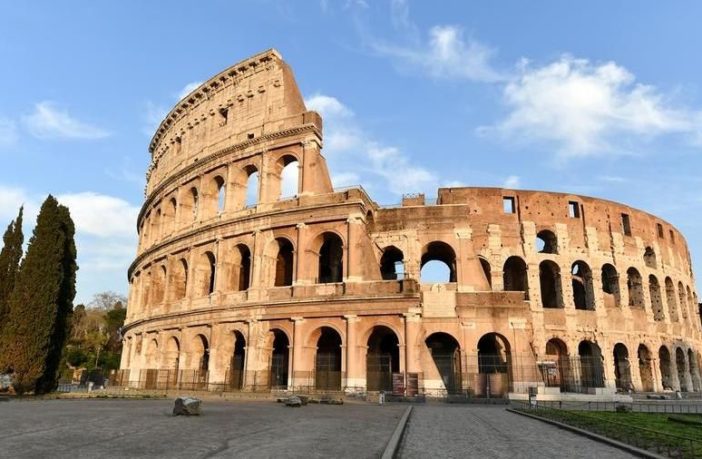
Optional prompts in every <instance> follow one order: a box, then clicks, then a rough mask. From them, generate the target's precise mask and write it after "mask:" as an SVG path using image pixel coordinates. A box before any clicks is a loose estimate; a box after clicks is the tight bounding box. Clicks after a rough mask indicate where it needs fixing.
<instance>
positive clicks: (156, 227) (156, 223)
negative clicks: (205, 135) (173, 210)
mask: <svg viewBox="0 0 702 459" xmlns="http://www.w3.org/2000/svg"><path fill="white" fill-rule="evenodd" d="M151 225H152V226H153V231H152V232H151V234H153V235H154V239H155V240H156V241H157V242H158V241H160V240H161V238H163V215H162V213H161V209H157V210H156V218H154V219H153V220H152V221H151Z"/></svg>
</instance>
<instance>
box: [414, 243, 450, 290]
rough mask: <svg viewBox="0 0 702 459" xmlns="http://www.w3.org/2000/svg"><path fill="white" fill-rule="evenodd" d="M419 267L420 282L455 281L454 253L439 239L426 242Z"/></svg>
mask: <svg viewBox="0 0 702 459" xmlns="http://www.w3.org/2000/svg"><path fill="white" fill-rule="evenodd" d="M423 252H424V253H423V255H422V259H421V264H420V269H419V279H420V282H422V283H443V282H456V254H455V252H454V251H453V248H451V246H450V245H448V244H446V243H445V242H441V241H434V242H430V243H429V244H427V245H426V246H425V248H424V250H423Z"/></svg>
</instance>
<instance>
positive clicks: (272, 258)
mask: <svg viewBox="0 0 702 459" xmlns="http://www.w3.org/2000/svg"><path fill="white" fill-rule="evenodd" d="M322 132H323V129H322V118H321V117H320V115H319V114H318V113H316V112H313V111H308V110H307V109H306V107H305V103H304V100H303V98H302V96H301V94H300V91H299V90H298V88H297V85H296V83H295V79H294V77H293V73H292V71H291V69H290V67H289V66H288V65H287V64H286V63H285V62H284V61H283V60H282V58H281V56H280V54H279V53H278V52H276V51H274V50H269V51H266V52H264V53H261V54H258V55H256V56H253V57H251V58H249V59H246V60H244V61H242V62H240V63H238V64H236V65H234V66H232V67H230V68H228V69H226V70H224V71H223V72H221V73H219V74H217V75H215V76H214V77H212V78H211V79H209V80H208V81H206V82H205V83H203V84H202V85H201V86H200V87H198V88H197V89H196V90H194V91H193V92H192V93H191V94H189V95H188V96H187V97H185V98H184V99H183V100H181V101H180V102H178V104H177V105H176V106H175V107H174V108H173V109H172V110H171V112H170V113H169V114H168V115H167V116H166V118H165V119H164V120H163V122H162V123H161V125H160V127H159V128H158V130H157V131H156V134H155V135H154V137H153V139H152V141H151V144H150V147H149V151H150V152H151V158H152V159H151V164H150V166H149V170H148V173H147V187H146V201H145V202H144V205H143V207H142V209H141V213H140V214H139V218H138V230H139V247H138V254H137V257H136V259H135V260H134V262H133V264H132V265H131V267H130V268H129V274H128V275H129V283H130V293H129V308H128V315H127V324H126V326H125V328H124V352H123V356H122V362H121V368H122V370H121V373H120V375H121V376H120V377H121V378H122V379H123V382H124V383H125V384H130V385H135V386H139V387H146V388H149V387H175V386H181V387H193V388H202V389H209V390H252V391H253V390H256V391H269V390H280V389H287V390H298V391H300V390H312V391H314V390H321V391H346V392H360V393H363V392H372V391H378V390H388V391H390V390H392V391H393V392H395V393H406V394H408V395H413V394H416V393H426V394H444V393H447V392H448V393H453V392H455V393H463V394H470V395H472V396H476V397H479V396H504V395H505V394H507V393H513V394H524V393H526V392H527V390H528V388H529V387H532V386H536V387H538V388H539V389H538V391H539V394H541V395H544V396H547V395H550V396H556V394H568V393H575V394H590V395H592V396H607V395H611V396H614V395H612V394H614V392H615V391H616V390H619V391H628V390H634V391H637V392H641V391H663V390H667V389H672V390H680V391H700V390H702V382H701V379H700V366H701V364H702V362H701V360H700V351H702V324H701V320H700V310H699V307H698V303H697V294H696V292H695V282H694V279H693V275H692V271H691V266H690V254H689V251H688V248H687V245H686V242H685V238H684V237H683V235H682V234H681V233H680V232H679V231H678V230H677V229H675V228H674V227H673V226H672V225H670V224H669V223H667V222H665V221H664V220H662V219H660V218H658V217H656V216H654V215H651V214H648V213H646V212H642V211H640V210H636V209H633V208H631V207H628V206H626V205H624V204H618V203H615V202H610V201H606V200H602V199H594V198H590V197H585V196H578V195H571V194H562V193H549V192H541V191H522V190H510V189H500V188H474V187H466V188H441V189H439V190H438V198H437V199H436V200H434V199H432V200H431V202H427V200H425V198H424V196H423V195H406V196H405V197H404V198H403V199H402V203H401V205H396V206H390V207H387V206H382V205H379V204H377V203H376V202H375V201H373V199H372V198H371V197H370V196H368V194H367V193H366V192H365V191H364V189H363V188H361V187H351V188H345V189H334V188H333V186H332V183H331V180H330V176H329V171H328V169H327V165H326V162H325V159H324V157H323V156H322V154H321V152H322V146H323V135H322ZM398 172H399V173H401V171H398ZM408 191H412V190H408ZM430 265H440V266H443V269H444V270H445V278H444V279H443V280H442V281H441V282H436V281H433V282H426V281H425V282H423V281H422V277H423V274H424V273H423V271H424V268H425V267H426V266H430Z"/></svg>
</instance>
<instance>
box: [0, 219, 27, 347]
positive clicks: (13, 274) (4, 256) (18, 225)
mask: <svg viewBox="0 0 702 459" xmlns="http://www.w3.org/2000/svg"><path fill="white" fill-rule="evenodd" d="M23 210H24V209H23V208H22V207H20V210H19V215H17V218H16V219H15V220H13V221H12V222H10V224H9V225H8V226H7V230H6V231H5V234H4V236H3V237H2V241H3V246H2V250H0V335H1V334H2V329H3V324H4V323H5V320H6V317H7V314H8V311H9V306H8V304H7V302H8V300H9V298H10V294H11V293H12V290H13V289H14V288H15V279H16V278H17V274H18V273H19V267H20V260H21V259H22V244H24V234H23V233H22V213H23Z"/></svg>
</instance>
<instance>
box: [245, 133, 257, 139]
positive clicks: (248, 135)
mask: <svg viewBox="0 0 702 459" xmlns="http://www.w3.org/2000/svg"><path fill="white" fill-rule="evenodd" d="M254 137H255V135H254V133H253V132H249V133H248V134H246V138H247V139H249V140H253V138H254Z"/></svg>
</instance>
